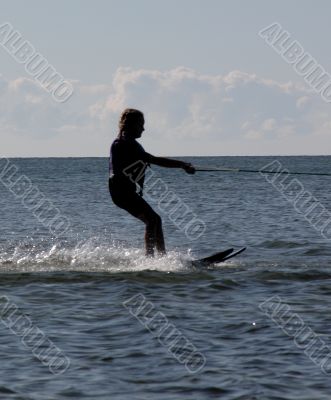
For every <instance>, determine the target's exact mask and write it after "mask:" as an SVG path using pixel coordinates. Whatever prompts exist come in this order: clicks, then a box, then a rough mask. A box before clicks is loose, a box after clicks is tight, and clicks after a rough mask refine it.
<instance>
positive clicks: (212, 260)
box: [191, 247, 246, 267]
mask: <svg viewBox="0 0 331 400" xmlns="http://www.w3.org/2000/svg"><path fill="white" fill-rule="evenodd" d="M244 250H246V247H242V248H241V249H239V250H237V251H235V252H234V251H233V249H228V250H224V251H221V252H219V253H215V254H212V255H211V256H209V257H204V258H200V259H198V260H192V261H191V263H192V265H193V266H195V267H201V266H204V267H206V266H208V265H211V264H218V263H221V262H223V261H226V260H229V259H230V258H232V257H235V256H237V255H238V254H240V253H242V252H243V251H244Z"/></svg>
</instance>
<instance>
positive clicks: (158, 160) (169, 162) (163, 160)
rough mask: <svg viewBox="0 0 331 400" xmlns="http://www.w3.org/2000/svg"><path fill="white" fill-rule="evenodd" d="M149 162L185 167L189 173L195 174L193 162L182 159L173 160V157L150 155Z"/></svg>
mask: <svg viewBox="0 0 331 400" xmlns="http://www.w3.org/2000/svg"><path fill="white" fill-rule="evenodd" d="M148 162H149V163H150V164H155V165H158V166H159V167H165V168H183V169H184V170H185V171H186V172H187V173H188V174H194V173H195V168H194V167H193V165H192V164H190V163H186V162H184V161H180V160H172V159H171V158H165V157H155V156H152V155H150V156H149V159H148Z"/></svg>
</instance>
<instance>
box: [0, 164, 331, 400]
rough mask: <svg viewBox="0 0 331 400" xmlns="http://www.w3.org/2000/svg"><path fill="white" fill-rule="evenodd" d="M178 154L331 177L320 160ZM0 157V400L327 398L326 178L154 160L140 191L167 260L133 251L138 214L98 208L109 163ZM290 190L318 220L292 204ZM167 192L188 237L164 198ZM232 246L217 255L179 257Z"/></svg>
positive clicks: (139, 236) (330, 199)
mask: <svg viewBox="0 0 331 400" xmlns="http://www.w3.org/2000/svg"><path fill="white" fill-rule="evenodd" d="M183 159H185V160H187V161H190V162H192V163H193V164H194V165H200V166H205V167H209V166H213V167H220V166H227V167H232V168H242V169H254V170H259V169H260V168H262V167H263V166H265V165H267V164H270V163H272V162H274V164H273V165H276V164H275V162H277V163H279V164H277V165H279V166H281V167H282V168H283V169H287V170H289V171H291V172H294V171H298V172H331V167H330V165H331V163H330V161H331V157H191V158H190V157H186V158H183ZM275 160H277V161H275ZM4 165H5V162H4V160H1V163H0V171H2V172H4ZM10 165H11V166H14V168H15V170H12V171H13V172H15V171H16V172H15V175H14V176H13V177H12V178H10V177H9V175H8V172H7V175H5V176H4V177H3V178H2V179H1V183H0V186H1V191H0V205H1V229H0V348H1V368H0V399H5V400H7V399H22V400H58V399H91V400H92V399H100V400H101V399H102V400H106V399H107V400H108V399H114V400H122V399H139V400H140V399H141V400H145V399H160V400H168V399H169V400H170V399H174V400H177V399H183V400H188V399H194V400H196V399H199V400H200V399H226V400H227V399H229V400H230V399H231V400H234V399H241V400H244V399H245V400H246V399H247V400H253V399H258V400H265V399H284V400H285V399H287V400H294V399H300V400H303V399H307V400H312V399H319V400H323V399H330V398H331V312H330V310H331V240H330V236H331V231H330V229H329V230H327V223H328V220H327V218H328V215H329V214H328V212H329V211H331V194H330V184H331V176H330V177H328V176H310V175H297V176H294V175H293V176H291V177H290V178H288V180H287V181H286V182H283V183H281V182H280V180H278V181H277V183H275V182H274V184H272V183H271V182H270V181H271V175H268V176H262V175H261V174H259V173H240V172H220V171H214V172H197V173H196V174H195V175H193V176H192V175H188V174H185V172H183V171H181V170H170V169H164V168H163V169H161V168H157V167H153V169H152V171H153V173H154V175H153V176H152V178H151V181H149V182H150V183H149V184H150V185H151V182H153V179H154V181H155V180H156V179H158V178H159V181H158V190H157V187H155V188H156V189H155V190H154V192H153V191H151V190H150V191H149V194H148V193H146V195H145V196H147V195H149V196H150V199H151V201H150V203H151V204H152V206H153V207H154V209H155V210H156V211H157V212H159V213H160V215H161V216H162V219H163V226H164V232H165V238H166V245H167V249H168V255H167V256H166V257H163V258H158V257H156V258H155V259H146V258H145V257H144V251H143V231H144V226H143V224H142V223H141V222H139V221H137V220H135V219H134V218H133V217H131V216H129V215H128V214H127V213H125V211H123V210H121V209H118V208H116V207H115V206H114V205H113V204H112V202H111V199H110V196H109V193H108V188H107V174H108V171H107V159H105V158H66V159H60V158H58V159H56V158H54V159H43V158H38V159H37V158H36V159H11V160H10ZM7 167H8V166H7ZM19 177H20V179H21V181H20V182H21V187H19V186H18V184H16V186H15V185H14V186H12V187H11V186H10V185H11V184H10V182H12V183H13V182H14V181H16V179H18V178H19ZM294 178H296V179H297V180H294ZM24 182H25V183H24ZM289 183H291V186H286V185H289ZM29 185H30V186H29ZM29 188H30V190H34V191H35V193H37V192H36V191H37V190H39V192H38V193H39V194H38V196H44V198H45V199H46V200H47V205H48V209H45V208H44V209H42V207H43V206H40V207H41V208H40V209H39V211H40V213H41V214H40V213H39V214H38V212H37V211H36V209H37V208H33V207H34V206H33V202H31V203H28V202H27V201H25V200H24V199H26V198H27V197H25V196H27V193H28V189H29ZM303 191H304V192H305V194H306V196H308V197H309V194H311V196H313V198H312V199H311V200H310V201H313V203H312V204H314V205H315V206H316V207H319V208H320V210H321V212H322V213H323V215H322V214H321V215H322V217H320V218H318V215H317V217H316V218H317V220H318V221H317V220H316V219H312V221H311V222H309V218H310V214H309V213H308V212H307V210H308V209H307V208H306V209H305V210H306V211H305V213H304V212H302V211H301V212H300V210H299V211H298V209H299V203H298V202H296V201H295V199H297V198H299V197H298V196H299V195H300V193H301V192H303ZM171 192H173V195H175V196H177V199H180V202H181V204H182V205H185V206H186V207H187V208H186V209H187V210H189V213H191V214H190V215H191V220H193V218H197V219H198V220H199V221H200V224H203V225H201V226H203V227H204V231H203V232H202V234H201V236H199V237H197V236H198V234H196V233H194V232H193V231H189V229H188V228H187V226H188V225H185V226H184V225H179V224H178V222H176V221H175V222H174V220H173V218H172V217H171V213H170V211H169V210H170V208H167V207H165V206H164V204H163V206H162V201H161V199H162V195H164V193H167V194H168V195H169V197H168V198H170V194H169V193H171ZM39 198H41V197H39ZM44 204H46V203H44ZM44 207H45V206H44ZM160 207H161V208H162V210H161V209H160ZM301 210H303V209H301ZM54 215H55V216H57V218H58V221H62V225H61V224H59V225H55V224H54V223H53V225H52V224H51V221H53V220H54V219H52V218H53V217H54ZM54 218H55V217H54ZM323 218H324V219H323ZM191 220H190V221H191ZM324 221H325V224H324V225H326V228H325V229H324V231H323V229H322V228H323V222H324ZM314 224H315V226H314ZM183 226H184V227H183ZM61 227H62V228H63V229H62V230H61ZM185 227H186V228H185ZM329 228H330V225H329ZM192 232H193V233H192ZM242 246H246V247H247V250H246V251H245V252H244V253H242V254H241V255H239V256H238V257H236V258H233V259H232V260H229V261H227V262H225V263H223V264H219V265H215V266H212V267H210V268H199V267H192V266H191V265H190V262H189V261H190V260H191V259H194V258H196V257H203V256H207V255H210V254H211V253H213V252H216V251H220V250H223V249H226V248H229V247H234V248H235V249H237V248H240V247H242ZM48 350H49V351H48ZM51 350H52V351H51Z"/></svg>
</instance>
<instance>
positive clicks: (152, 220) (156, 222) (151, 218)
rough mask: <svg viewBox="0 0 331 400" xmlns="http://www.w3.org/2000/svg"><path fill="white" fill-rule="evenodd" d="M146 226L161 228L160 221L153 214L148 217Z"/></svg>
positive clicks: (156, 215) (155, 214)
mask: <svg viewBox="0 0 331 400" xmlns="http://www.w3.org/2000/svg"><path fill="white" fill-rule="evenodd" d="M148 224H149V225H153V226H162V219H161V217H160V216H159V214H157V213H156V212H154V213H153V214H151V215H149V218H148Z"/></svg>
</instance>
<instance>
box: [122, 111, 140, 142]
mask: <svg viewBox="0 0 331 400" xmlns="http://www.w3.org/2000/svg"><path fill="white" fill-rule="evenodd" d="M140 118H144V114H143V113H142V112H141V111H139V110H136V109H134V108H126V109H125V110H124V111H123V112H122V114H121V118H120V121H119V124H118V127H119V133H118V137H121V136H122V135H123V134H124V132H126V133H130V131H131V128H132V126H134V124H135V123H136V122H137V119H140Z"/></svg>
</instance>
